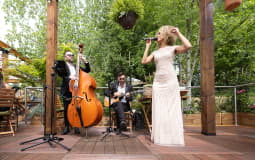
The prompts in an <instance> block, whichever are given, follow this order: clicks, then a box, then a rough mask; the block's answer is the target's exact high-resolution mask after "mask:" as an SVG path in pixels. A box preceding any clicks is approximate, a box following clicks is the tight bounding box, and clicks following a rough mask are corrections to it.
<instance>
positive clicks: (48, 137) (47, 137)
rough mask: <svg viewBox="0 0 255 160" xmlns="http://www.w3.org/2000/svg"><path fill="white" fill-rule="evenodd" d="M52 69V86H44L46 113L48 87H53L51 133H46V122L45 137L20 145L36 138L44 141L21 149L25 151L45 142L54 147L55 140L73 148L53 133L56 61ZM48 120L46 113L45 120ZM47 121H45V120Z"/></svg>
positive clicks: (68, 149)
mask: <svg viewBox="0 0 255 160" xmlns="http://www.w3.org/2000/svg"><path fill="white" fill-rule="evenodd" d="M52 69H53V70H54V73H51V88H49V87H47V86H44V93H45V95H44V105H45V113H46V95H47V89H51V97H52V100H51V121H50V122H51V124H50V134H49V135H46V125H45V124H44V136H43V137H39V138H35V139H32V140H28V141H25V142H21V143H20V145H24V144H26V143H30V142H33V141H36V140H40V139H42V140H43V141H42V142H40V143H37V144H34V145H32V146H29V147H26V148H22V149H21V151H25V150H27V149H29V148H33V147H35V146H38V145H41V144H44V143H49V145H50V146H51V147H54V146H53V144H52V143H51V142H54V143H56V144H58V145H60V146H61V147H63V148H64V149H66V150H67V151H71V148H68V147H67V146H65V145H63V144H61V143H60V141H63V140H64V138H61V137H57V136H54V134H53V131H52V127H53V122H54V118H55V117H54V109H53V107H54V108H55V96H54V95H55V89H54V88H53V82H54V80H55V78H56V71H55V69H56V63H55V64H54V66H53V67H52ZM45 120H46V114H44V121H45ZM44 123H45V122H44Z"/></svg>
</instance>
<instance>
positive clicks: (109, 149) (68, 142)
mask: <svg viewBox="0 0 255 160" xmlns="http://www.w3.org/2000/svg"><path fill="white" fill-rule="evenodd" d="M103 131H105V128H99V127H93V128H90V129H88V135H87V137H86V136H85V135H86V134H85V133H82V134H81V135H75V134H73V133H70V134H69V135H56V136H58V137H62V138H64V140H63V141H60V142H61V144H63V145H65V146H67V147H70V148H71V149H72V150H71V151H70V152H68V151H67V150H65V149H64V148H62V147H61V146H60V145H57V144H53V147H51V146H50V145H49V144H48V143H45V144H41V145H39V146H36V147H34V148H31V149H28V150H26V151H23V152H22V151H20V149H21V148H25V147H28V146H31V145H33V144H37V143H39V142H41V141H42V140H38V141H34V142H31V143H28V144H25V145H19V144H20V143H21V142H24V141H27V140H31V139H34V138H38V137H42V135H43V128H42V127H41V126H31V125H29V126H26V125H20V128H19V130H18V131H17V132H16V135H15V136H14V137H13V136H11V135H5V136H0V160H44V159H45V160H117V159H120V160H253V159H254V157H255V153H254V151H255V128H250V127H244V126H238V127H233V126H225V127H217V135H216V136H205V135H202V134H200V131H201V129H200V127H185V143H186V144H185V147H162V146H158V145H155V144H152V143H151V142H150V140H149V139H150V138H149V136H148V135H147V134H145V132H144V131H139V132H134V134H133V135H131V137H130V138H127V137H125V136H119V135H115V134H114V133H111V134H110V135H109V136H107V137H106V138H105V139H103V140H100V139H101V138H102V135H103V134H102V132H103Z"/></svg>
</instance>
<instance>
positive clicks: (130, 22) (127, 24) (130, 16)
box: [118, 11, 138, 29]
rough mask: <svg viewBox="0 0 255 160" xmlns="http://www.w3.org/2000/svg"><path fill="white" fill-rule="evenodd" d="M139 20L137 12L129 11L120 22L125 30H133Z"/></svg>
mask: <svg viewBox="0 0 255 160" xmlns="http://www.w3.org/2000/svg"><path fill="white" fill-rule="evenodd" d="M137 18H138V15H137V14H136V13H135V12H132V11H129V12H128V13H127V14H125V15H123V16H122V17H121V18H119V19H118V22H119V24H120V25H121V26H122V27H123V28H124V29H132V28H133V26H134V25H135V23H136V19H137Z"/></svg>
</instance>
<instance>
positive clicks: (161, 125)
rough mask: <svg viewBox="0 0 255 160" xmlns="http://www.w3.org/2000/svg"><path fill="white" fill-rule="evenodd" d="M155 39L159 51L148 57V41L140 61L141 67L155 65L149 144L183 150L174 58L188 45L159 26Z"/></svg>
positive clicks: (172, 31)
mask: <svg viewBox="0 0 255 160" xmlns="http://www.w3.org/2000/svg"><path fill="white" fill-rule="evenodd" d="M156 36H157V43H158V47H159V49H158V50H156V51H154V52H152V53H151V54H150V55H149V56H148V51H149V48H150V46H151V40H150V39H149V40H147V41H146V48H145V51H144V55H143V58H142V64H147V63H150V62H152V60H154V61H155V64H156V73H155V78H154V82H153V87H152V134H151V140H152V142H154V143H155V144H159V145H164V146H184V131H183V119H182V112H181V97H180V88H179V83H178V79H177V75H176V72H175V70H174V66H173V62H174V56H175V54H177V53H184V52H186V51H187V50H189V49H190V48H191V44H190V42H189V40H187V39H186V38H185V37H184V36H183V35H182V34H181V33H180V31H179V29H178V28H176V27H173V26H162V27H161V28H160V29H159V31H158V32H157V35H156ZM177 38H180V40H181V41H182V45H174V43H175V41H176V39H177Z"/></svg>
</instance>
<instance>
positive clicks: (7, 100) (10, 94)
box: [0, 88, 17, 136]
mask: <svg viewBox="0 0 255 160" xmlns="http://www.w3.org/2000/svg"><path fill="white" fill-rule="evenodd" d="M14 100H15V90H13V89H6V88H1V89H0V108H2V110H1V111H0V117H1V120H0V127H1V129H2V128H3V127H6V128H8V126H9V128H10V130H9V131H2V130H1V131H0V134H12V135H13V136H15V133H14V130H13V124H14V125H15V126H17V125H16V122H15V121H14V122H13V121H12V120H14V119H15V117H16V118H17V116H16V114H15V113H14V112H13V107H14ZM3 108H4V110H5V111H3Z"/></svg>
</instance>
